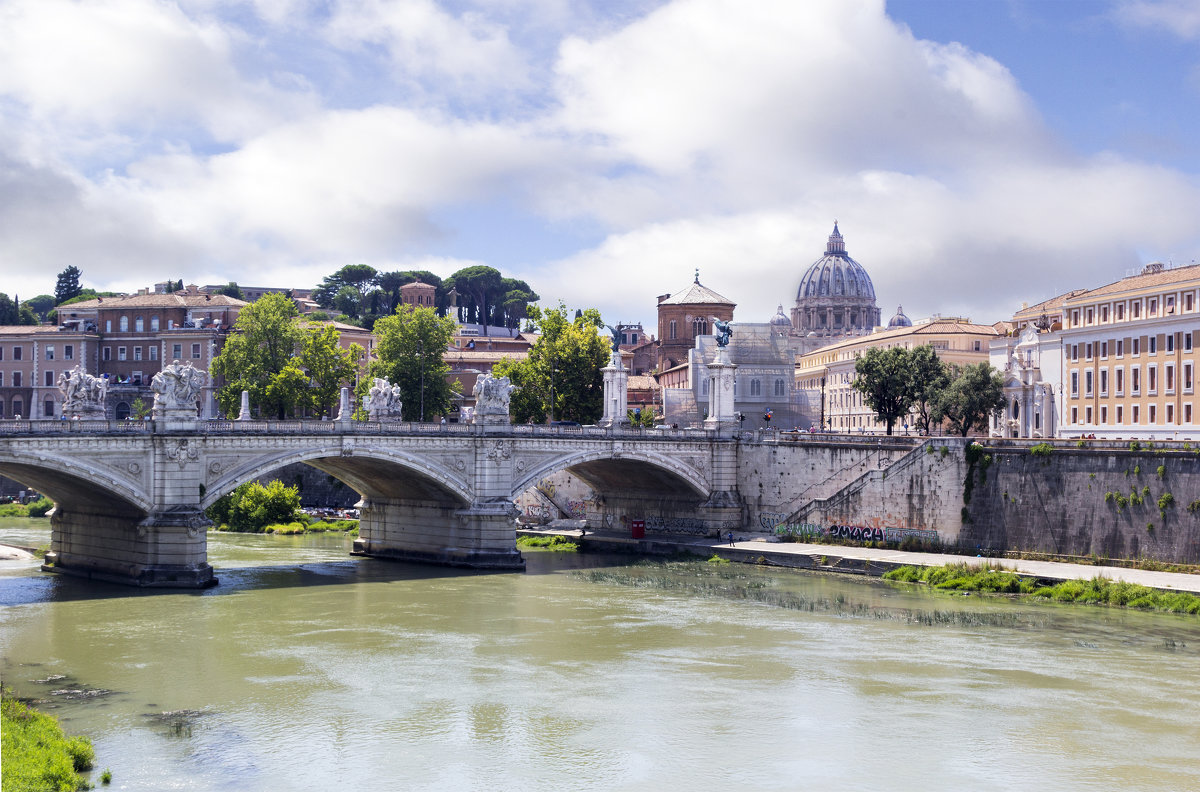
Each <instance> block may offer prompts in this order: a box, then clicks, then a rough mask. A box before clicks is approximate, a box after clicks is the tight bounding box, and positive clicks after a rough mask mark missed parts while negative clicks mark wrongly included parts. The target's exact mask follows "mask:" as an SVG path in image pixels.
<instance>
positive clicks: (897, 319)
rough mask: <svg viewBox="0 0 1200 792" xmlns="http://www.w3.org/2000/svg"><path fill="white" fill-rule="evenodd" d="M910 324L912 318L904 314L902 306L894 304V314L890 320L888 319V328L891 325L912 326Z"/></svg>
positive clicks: (891, 326)
mask: <svg viewBox="0 0 1200 792" xmlns="http://www.w3.org/2000/svg"><path fill="white" fill-rule="evenodd" d="M912 326H913V323H912V319H909V318H908V317H907V316H905V315H904V306H903V305H897V306H896V315H895V316H893V317H892V318H891V319H890V320H888V328H889V329H891V328H893V327H912Z"/></svg>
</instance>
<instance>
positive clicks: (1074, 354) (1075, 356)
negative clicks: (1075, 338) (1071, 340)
mask: <svg viewBox="0 0 1200 792" xmlns="http://www.w3.org/2000/svg"><path fill="white" fill-rule="evenodd" d="M1071 360H1079V344H1071Z"/></svg>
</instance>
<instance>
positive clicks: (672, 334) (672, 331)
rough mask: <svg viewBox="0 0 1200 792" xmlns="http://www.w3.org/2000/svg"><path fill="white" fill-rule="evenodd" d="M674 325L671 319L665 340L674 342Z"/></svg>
mask: <svg viewBox="0 0 1200 792" xmlns="http://www.w3.org/2000/svg"><path fill="white" fill-rule="evenodd" d="M675 324H676V323H675V320H674V319H672V320H671V329H670V330H669V331H668V335H667V338H669V339H671V340H672V341H674V340H675V337H676V336H675V333H676V327H675Z"/></svg>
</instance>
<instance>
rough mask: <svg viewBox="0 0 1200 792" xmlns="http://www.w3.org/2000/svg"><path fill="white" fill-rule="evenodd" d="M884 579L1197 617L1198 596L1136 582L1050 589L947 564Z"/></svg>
mask: <svg viewBox="0 0 1200 792" xmlns="http://www.w3.org/2000/svg"><path fill="white" fill-rule="evenodd" d="M883 577H884V579H885V580H896V581H900V582H906V583H926V584H928V585H931V586H933V587H934V588H940V589H952V590H955V591H978V592H984V593H1005V594H1020V595H1022V596H1029V597H1039V598H1042V599H1051V600H1054V601H1055V602H1084V603H1090V604H1094V605H1112V606H1115V607H1120V608H1137V609H1138V610H1151V611H1162V612H1165V613H1196V614H1200V597H1198V596H1196V595H1195V594H1189V593H1187V592H1182V591H1159V590H1158V589H1153V588H1149V587H1148V586H1139V585H1137V584H1135V583H1126V582H1123V581H1116V580H1109V579H1108V578H1102V577H1095V578H1092V579H1091V580H1064V581H1063V582H1061V583H1056V584H1054V585H1052V586H1039V585H1037V583H1036V582H1035V581H1034V580H1032V579H1031V578H1027V577H1021V576H1020V575H1018V574H1016V573H1015V572H1009V571H1007V570H1003V569H999V568H997V567H978V568H976V567H969V566H967V565H966V564H947V565H946V566H940V567H914V566H903V567H899V568H897V569H893V570H892V571H891V572H888V573H886V574H885V575H884V576H883Z"/></svg>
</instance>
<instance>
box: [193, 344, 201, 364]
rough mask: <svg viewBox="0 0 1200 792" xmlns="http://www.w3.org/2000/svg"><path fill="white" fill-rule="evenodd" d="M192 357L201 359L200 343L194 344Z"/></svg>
mask: <svg viewBox="0 0 1200 792" xmlns="http://www.w3.org/2000/svg"><path fill="white" fill-rule="evenodd" d="M192 357H193V358H195V359H197V360H199V359H200V345H199V344H192Z"/></svg>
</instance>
